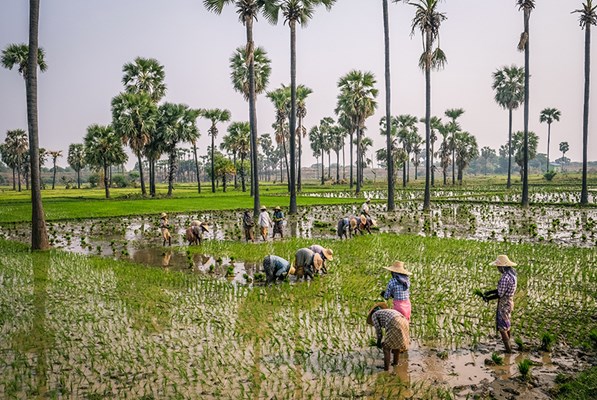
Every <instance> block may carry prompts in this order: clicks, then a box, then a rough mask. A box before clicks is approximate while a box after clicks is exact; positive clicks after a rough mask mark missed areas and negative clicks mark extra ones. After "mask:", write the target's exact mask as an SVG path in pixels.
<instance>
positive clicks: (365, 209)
mask: <svg viewBox="0 0 597 400" xmlns="http://www.w3.org/2000/svg"><path fill="white" fill-rule="evenodd" d="M370 203H371V199H370V198H369V197H367V199H365V202H364V203H363V206H362V207H361V214H362V215H364V216H366V217H370V215H369V204H370Z"/></svg>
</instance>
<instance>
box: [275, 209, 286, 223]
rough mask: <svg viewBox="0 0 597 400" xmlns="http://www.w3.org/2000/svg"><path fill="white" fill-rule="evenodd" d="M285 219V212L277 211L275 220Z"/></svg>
mask: <svg viewBox="0 0 597 400" xmlns="http://www.w3.org/2000/svg"><path fill="white" fill-rule="evenodd" d="M283 219H284V213H283V212H282V211H276V212H275V213H274V221H275V222H280V221H282V220H283Z"/></svg>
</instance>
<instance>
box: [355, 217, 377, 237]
mask: <svg viewBox="0 0 597 400" xmlns="http://www.w3.org/2000/svg"><path fill="white" fill-rule="evenodd" d="M376 225H377V224H376V223H375V220H374V219H372V218H371V217H370V216H364V215H361V216H360V217H359V231H360V232H361V233H362V232H363V231H365V230H366V231H367V232H369V234H371V227H373V226H376Z"/></svg>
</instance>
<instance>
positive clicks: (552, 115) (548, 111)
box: [539, 108, 561, 172]
mask: <svg viewBox="0 0 597 400" xmlns="http://www.w3.org/2000/svg"><path fill="white" fill-rule="evenodd" d="M560 115H561V114H560V110H558V109H557V108H545V109H543V110H542V111H541V114H540V115H539V122H546V123H547V172H549V143H550V142H551V124H552V123H553V122H554V121H559V120H560Z"/></svg>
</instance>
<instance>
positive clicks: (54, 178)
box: [52, 159, 56, 190]
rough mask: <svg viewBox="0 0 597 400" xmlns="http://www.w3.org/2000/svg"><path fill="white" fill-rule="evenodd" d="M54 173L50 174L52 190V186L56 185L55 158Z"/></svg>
mask: <svg viewBox="0 0 597 400" xmlns="http://www.w3.org/2000/svg"><path fill="white" fill-rule="evenodd" d="M53 170H54V173H53V174H52V190H54V187H55V185H56V159H54V168H53Z"/></svg>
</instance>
